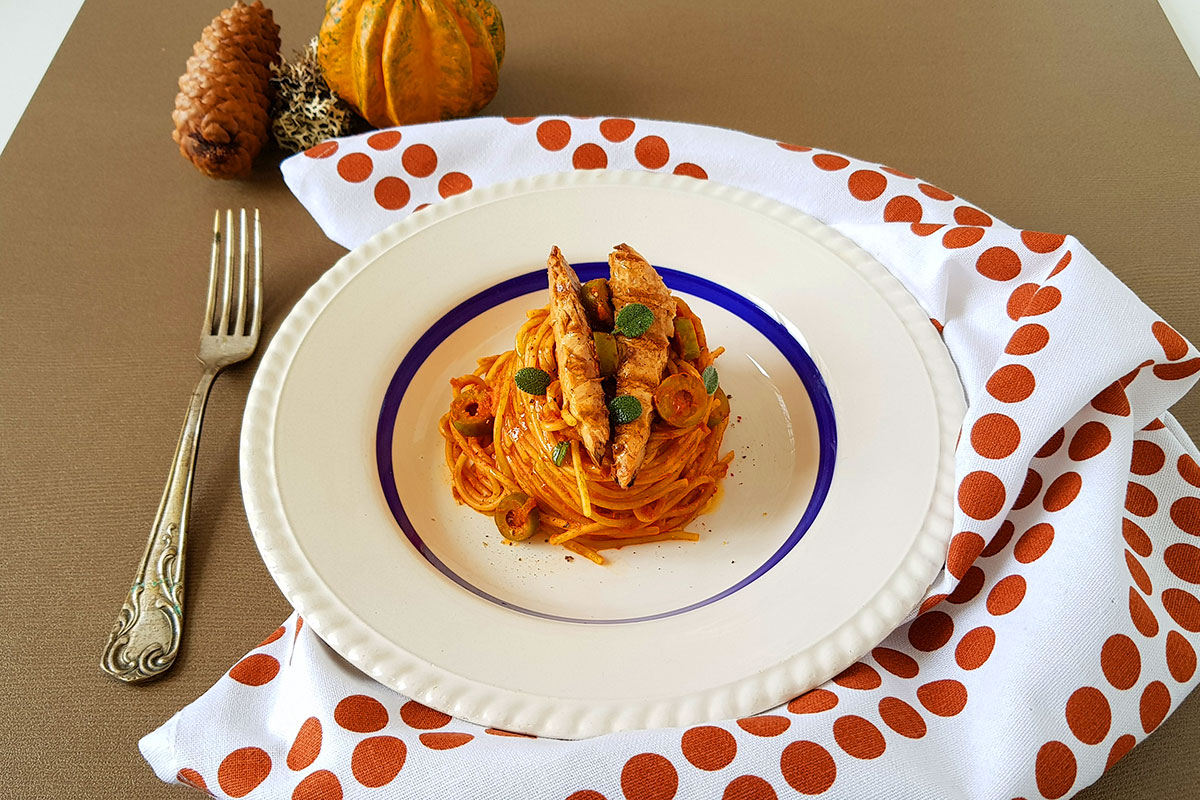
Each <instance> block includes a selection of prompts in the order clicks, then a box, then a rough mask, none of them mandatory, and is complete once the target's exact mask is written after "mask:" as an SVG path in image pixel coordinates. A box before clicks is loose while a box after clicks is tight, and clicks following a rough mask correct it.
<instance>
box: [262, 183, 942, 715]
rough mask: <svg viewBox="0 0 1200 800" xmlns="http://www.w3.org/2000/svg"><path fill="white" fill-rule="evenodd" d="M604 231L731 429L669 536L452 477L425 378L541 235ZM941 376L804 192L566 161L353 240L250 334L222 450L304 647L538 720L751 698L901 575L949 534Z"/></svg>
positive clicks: (503, 324) (530, 301)
mask: <svg viewBox="0 0 1200 800" xmlns="http://www.w3.org/2000/svg"><path fill="white" fill-rule="evenodd" d="M619 242H628V243H630V244H632V245H633V246H634V247H635V248H637V249H638V250H639V251H640V252H641V253H642V254H643V255H645V256H646V257H647V258H648V259H649V260H650V261H651V262H652V263H653V264H655V265H656V266H658V267H659V268H660V270H661V271H662V273H663V275H664V278H665V280H666V282H667V284H668V286H669V287H670V288H671V289H672V291H674V292H676V293H677V294H680V295H682V296H683V297H685V298H686V299H687V300H688V302H689V304H690V305H691V306H692V308H693V309H694V310H695V311H696V312H697V313H698V314H699V315H700V317H701V319H702V320H703V321H704V324H705V329H706V332H707V335H708V339H709V342H710V345H712V346H717V345H723V346H725V348H726V353H725V355H724V356H722V357H721V359H720V360H719V362H718V366H719V368H720V374H721V384H722V386H723V387H724V388H725V390H726V391H727V392H728V393H729V394H730V395H731V404H732V408H733V415H734V419H733V422H732V424H731V426H730V428H729V430H728V432H727V434H726V437H725V446H724V448H723V449H724V450H728V449H732V450H734V451H735V453H736V456H735V459H734V462H733V465H732V469H731V474H730V476H729V477H728V478H727V479H726V481H725V490H724V496H723V498H722V500H721V501H720V503H719V504H718V505H717V507H716V508H715V510H713V511H712V512H711V513H709V514H706V515H704V516H703V517H701V518H700V519H699V520H698V521H697V523H695V524H694V525H693V526H692V529H693V530H697V531H699V532H700V533H701V540H700V542H698V543H695V544H692V543H670V544H659V545H648V546H639V547H631V548H625V549H621V550H610V551H605V556H606V558H609V561H610V563H609V564H608V565H607V566H605V567H597V566H595V565H593V564H591V563H590V562H588V561H586V560H585V559H583V558H580V557H570V554H569V553H567V552H566V551H564V550H563V549H562V548H558V547H553V546H551V545H548V544H545V543H544V541H541V540H535V541H531V542H528V543H524V544H522V545H519V546H511V545H507V544H506V543H504V542H503V539H502V537H500V536H499V534H498V533H497V531H496V530H495V527H494V525H493V523H492V521H491V519H490V518H488V517H486V516H483V515H480V514H477V513H475V512H474V511H471V510H470V509H469V508H466V507H465V506H460V505H457V504H456V503H455V502H454V501H453V499H452V497H451V495H450V480H449V473H448V470H447V469H446V467H445V464H444V458H443V443H442V439H441V437H440V435H439V434H438V431H437V420H438V418H439V417H440V416H441V414H442V413H444V411H445V409H446V407H447V404H448V402H449V398H450V390H449V385H448V380H449V379H450V378H451V377H453V376H455V375H460V374H464V373H466V372H470V371H471V369H473V367H474V362H475V359H476V358H477V357H479V356H482V355H486V354H491V353H496V352H501V351H503V350H507V349H510V348H511V347H512V342H513V337H514V335H515V332H516V328H517V327H518V326H519V324H520V323H521V321H523V319H524V312H525V310H526V309H529V308H534V307H537V306H541V305H544V304H545V302H546V278H545V272H544V270H545V257H546V253H547V252H548V251H549V249H550V246H551V245H552V244H557V245H559V246H560V247H561V248H562V249H563V252H564V254H565V255H566V256H567V257H568V259H570V260H571V261H572V263H574V264H576V265H577V267H578V268H579V270H580V272H581V277H582V278H583V279H585V280H586V279H587V278H588V277H591V276H593V274H596V275H599V274H605V273H606V265H605V264H604V262H605V261H606V259H607V254H608V252H609V250H610V249H611V247H612V245H614V244H617V243H619ZM963 411H964V405H963V399H962V389H961V385H960V384H959V382H958V378H957V375H956V372H955V369H954V366H953V363H952V362H951V360H950V357H949V354H948V353H947V352H946V350H945V347H944V346H943V344H942V342H941V339H940V338H939V337H938V336H937V334H936V332H935V331H934V329H933V326H932V325H930V323H929V320H928V317H927V315H926V314H925V313H924V312H923V311H922V309H921V308H920V306H919V305H918V304H917V303H916V301H915V300H914V299H913V298H912V296H911V295H909V294H908V293H907V291H905V289H904V288H903V287H902V286H901V284H900V283H899V282H898V281H897V280H896V279H895V278H893V277H892V276H891V275H890V274H889V273H888V272H887V270H886V269H884V268H883V267H882V266H881V265H880V264H879V263H878V262H876V261H875V260H874V259H873V258H872V257H871V256H870V255H868V254H867V253H866V252H864V251H863V250H861V249H860V248H858V247H857V246H856V245H854V244H853V243H852V242H850V241H849V240H848V239H846V238H845V237H843V236H841V235H840V234H838V233H837V232H836V231H834V230H832V229H831V228H829V227H827V226H825V225H823V224H822V223H820V222H818V221H816V220H814V219H813V218H811V217H809V216H807V215H805V214H802V213H800V212H798V211H797V210H795V209H793V208H790V207H788V206H784V205H782V204H779V203H777V202H775V201H772V200H769V199H767V198H765V197H762V196H759V195H755V194H751V193H748V192H744V191H741V190H738V189H734V188H731V187H727V186H722V185H718V184H714V183H711V182H707V181H698V180H694V179H691V178H686V177H676V176H670V175H657V174H649V173H641V172H628V173H625V172H587V171H578V172H571V173H560V174H553V175H544V176H539V177H536V178H532V179H525V180H520V181H515V182H512V183H506V184H499V185H494V186H490V187H486V188H482V189H477V190H474V191H471V192H468V193H466V194H463V195H459V196H456V197H454V198H451V199H450V200H448V201H446V202H444V203H440V204H438V205H435V206H431V207H430V208H428V209H426V210H423V211H421V212H419V213H417V214H414V215H412V216H410V217H408V218H406V219H404V220H403V221H401V222H399V223H397V224H395V225H393V226H392V227H390V228H388V229H387V230H385V231H383V232H382V233H380V234H379V235H377V236H375V237H374V238H372V239H371V240H370V241H369V242H367V243H366V244H364V245H362V246H361V247H359V248H357V249H356V250H354V251H353V252H351V253H350V254H348V255H347V256H345V257H344V258H343V259H341V260H340V261H339V262H338V263H337V264H336V265H335V266H334V267H333V268H331V269H330V270H329V271H328V272H327V273H326V274H325V275H324V276H322V278H321V279H320V280H319V281H317V283H316V284H315V285H314V286H313V287H312V288H311V289H310V290H309V291H308V293H307V294H306V295H305V296H304V298H303V299H302V300H301V301H300V303H298V304H297V306H296V308H295V309H294V310H293V311H292V312H291V314H290V315H289V316H288V318H287V319H286V320H285V321H284V324H283V326H282V327H281V329H280V331H279V332H278V333H277V334H276V336H275V338H274V339H273V340H272V342H271V345H270V347H269V348H268V350H267V352H266V354H265V356H264V357H263V361H262V364H261V366H260V367H259V371H258V374H257V375H256V377H255V380H254V385H253V387H252V389H251V392H250V396H249V399H248V402H247V407H246V415H245V421H244V424H243V429H242V443H241V475H242V490H243V495H244V497H245V502H246V508H247V514H248V518H249V521H250V525H251V528H252V530H253V531H254V535H255V538H256V541H257V543H258V547H259V550H260V551H261V553H262V556H263V559H264V561H265V562H266V565H267V567H268V569H269V570H270V572H271V574H272V576H273V577H274V579H275V581H276V582H277V583H278V585H279V587H280V589H281V590H282V591H283V593H284V595H285V596H286V597H287V598H288V600H289V601H290V602H291V603H292V605H293V606H294V607H295V608H296V609H297V611H299V612H300V614H301V615H303V616H304V618H305V621H306V622H307V624H309V625H311V626H312V628H313V630H314V631H316V632H317V634H319V635H320V636H321V637H322V638H323V639H324V640H325V641H326V642H327V643H328V644H329V645H330V646H331V647H333V648H334V649H335V650H336V651H337V652H338V653H340V654H341V655H342V656H343V657H345V658H346V659H347V660H349V661H350V662H352V663H353V664H355V665H357V666H358V667H359V668H360V669H362V670H363V671H364V672H366V673H367V674H369V675H371V676H372V677H373V678H375V679H376V680H379V681H380V682H382V683H384V684H386V685H388V686H391V687H393V688H395V689H396V690H398V691H400V692H403V693H404V694H406V695H408V696H410V697H413V698H415V699H417V700H420V701H421V702H423V703H425V704H426V705H429V706H432V707H434V708H437V709H439V710H441V711H444V712H446V713H449V714H452V715H454V716H458V717H462V718H465V719H468V720H471V721H473V722H477V723H479V724H483V725H488V726H492V727H496V728H501V729H506V730H513V731H521V732H527V733H533V734H537V735H541V736H551V737H558V738H582V737H586V736H592V735H596V734H601V733H606V732H610V731H615V730H625V729H634V728H647V727H660V726H683V725H689V724H693V723H697V722H701V721H706V720H716V719H725V718H731V717H736V716H743V715H747V714H751V713H755V712H758V711H762V710H764V709H767V708H771V707H773V706H775V705H777V704H779V703H781V702H784V701H786V700H788V699H790V698H791V697H794V696H795V695H797V694H799V693H801V692H803V691H805V690H807V689H809V688H811V687H812V686H815V685H817V684H819V683H821V682H822V681H824V680H826V679H828V678H829V677H831V676H833V675H835V674H836V673H837V672H839V671H841V670H842V669H844V668H845V667H847V666H848V665H850V664H851V663H853V661H854V660H855V659H857V658H858V657H859V656H861V655H862V654H863V653H865V652H866V651H867V650H868V649H870V647H872V646H873V645H874V644H875V643H876V642H878V641H879V640H880V639H881V638H883V636H885V635H886V634H887V632H888V631H890V630H891V629H892V628H893V627H895V626H896V625H897V624H898V623H900V622H901V621H902V620H903V618H904V617H905V616H906V615H907V614H908V613H909V612H910V611H911V610H912V608H913V607H914V606H915V604H916V603H917V602H918V601H919V599H920V597H921V596H922V594H923V593H924V591H925V589H926V588H927V586H928V585H929V583H930V582H931V581H932V580H933V578H934V577H935V576H936V574H937V572H938V570H939V569H940V567H941V565H942V563H943V560H944V554H945V550H946V545H947V542H948V540H949V536H950V533H951V531H950V525H951V517H952V510H953V507H952V495H953V450H954V446H955V438H956V436H957V434H958V430H959V426H960V423H961V420H962V415H963Z"/></svg>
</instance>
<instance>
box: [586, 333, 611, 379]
mask: <svg viewBox="0 0 1200 800" xmlns="http://www.w3.org/2000/svg"><path fill="white" fill-rule="evenodd" d="M592 341H593V342H594V343H595V345H596V360H597V361H599V362H600V375H601V377H608V376H609V375H616V374H617V340H616V337H614V336H613V335H612V334H611V333H605V332H604V331H592Z"/></svg>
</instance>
